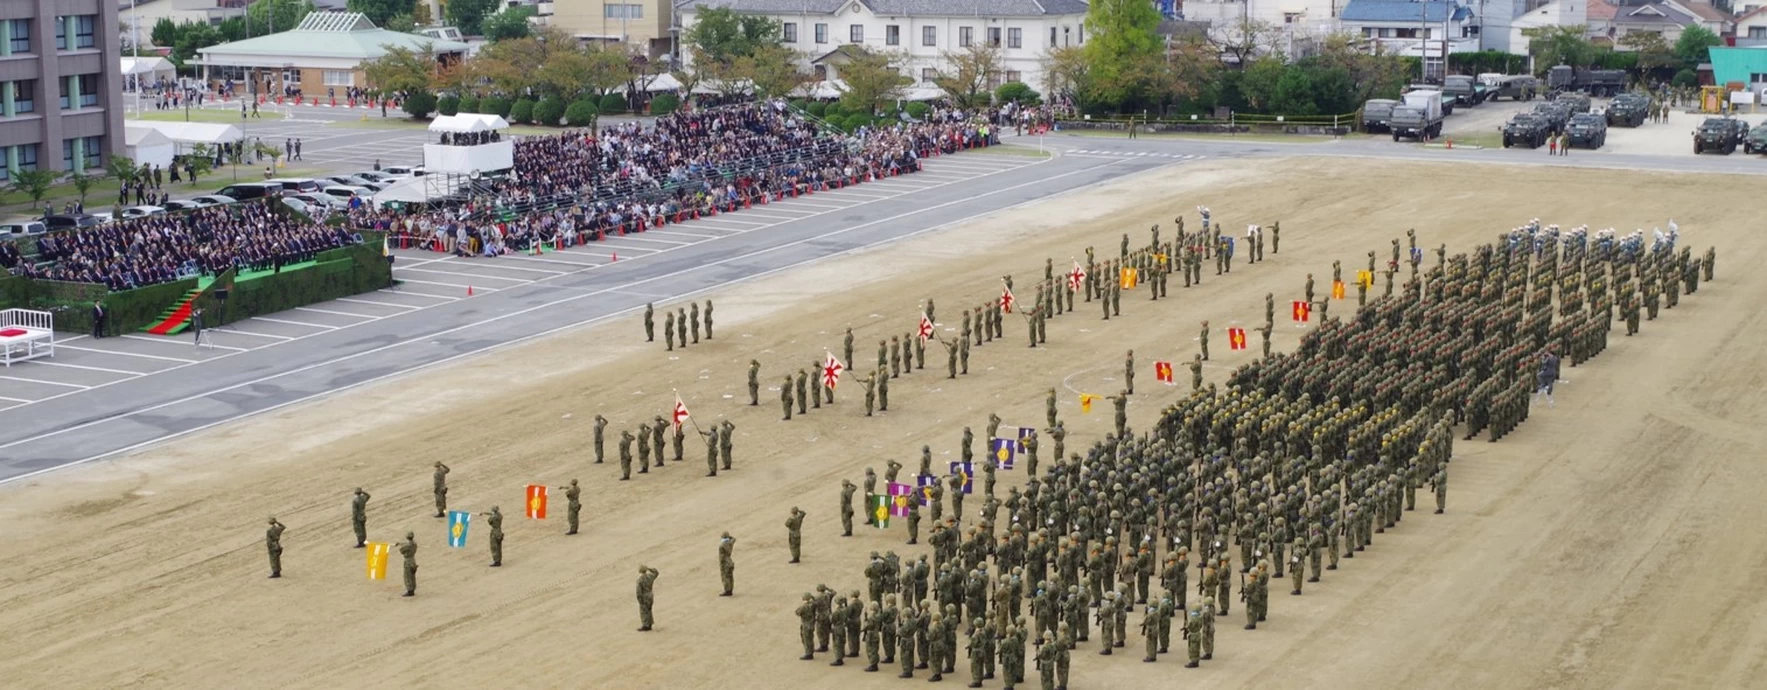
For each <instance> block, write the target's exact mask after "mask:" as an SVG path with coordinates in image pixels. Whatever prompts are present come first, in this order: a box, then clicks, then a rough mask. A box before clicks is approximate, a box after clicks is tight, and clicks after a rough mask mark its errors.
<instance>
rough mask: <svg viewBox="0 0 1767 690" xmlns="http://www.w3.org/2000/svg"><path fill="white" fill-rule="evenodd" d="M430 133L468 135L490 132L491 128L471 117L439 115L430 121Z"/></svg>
mask: <svg viewBox="0 0 1767 690" xmlns="http://www.w3.org/2000/svg"><path fill="white" fill-rule="evenodd" d="M429 131H431V132H445V133H448V134H467V133H470V132H489V131H491V126H490V125H488V124H485V122H484V121H483V120H480V119H478V118H476V117H473V116H471V115H438V116H436V119H434V120H430V121H429Z"/></svg>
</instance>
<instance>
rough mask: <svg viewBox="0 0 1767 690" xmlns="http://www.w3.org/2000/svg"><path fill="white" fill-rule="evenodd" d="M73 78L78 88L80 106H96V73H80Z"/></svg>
mask: <svg viewBox="0 0 1767 690" xmlns="http://www.w3.org/2000/svg"><path fill="white" fill-rule="evenodd" d="M73 79H74V82H75V83H76V84H77V85H78V86H79V89H80V107H82V108H96V107H98V75H96V74H82V75H80V76H77V77H74V78H73Z"/></svg>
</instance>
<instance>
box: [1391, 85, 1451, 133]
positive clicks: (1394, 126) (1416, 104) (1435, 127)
mask: <svg viewBox="0 0 1767 690" xmlns="http://www.w3.org/2000/svg"><path fill="white" fill-rule="evenodd" d="M1442 117H1443V116H1442V92H1440V91H1412V92H1411V93H1408V94H1405V102H1404V103H1402V104H1400V105H1399V106H1398V107H1395V108H1393V117H1392V120H1390V121H1389V127H1390V128H1391V130H1392V132H1393V141H1398V140H1399V138H1400V137H1411V138H1413V139H1418V140H1423V139H1433V138H1435V137H1439V136H1441V135H1442Z"/></svg>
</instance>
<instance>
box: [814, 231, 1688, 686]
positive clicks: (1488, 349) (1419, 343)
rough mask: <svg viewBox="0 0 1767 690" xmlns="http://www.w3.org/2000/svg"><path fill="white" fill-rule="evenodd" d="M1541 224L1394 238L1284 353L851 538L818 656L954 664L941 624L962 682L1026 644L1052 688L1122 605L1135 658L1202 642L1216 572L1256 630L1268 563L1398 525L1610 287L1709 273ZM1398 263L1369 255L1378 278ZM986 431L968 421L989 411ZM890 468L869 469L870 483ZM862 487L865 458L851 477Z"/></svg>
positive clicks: (1521, 400) (1300, 576) (1120, 618)
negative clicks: (1429, 258)
mask: <svg viewBox="0 0 1767 690" xmlns="http://www.w3.org/2000/svg"><path fill="white" fill-rule="evenodd" d="M1543 234H1545V231H1543V230H1542V229H1541V228H1540V227H1539V226H1538V224H1537V223H1535V224H1530V226H1528V227H1524V228H1521V229H1518V230H1517V231H1515V232H1512V233H1511V234H1508V235H1504V236H1500V238H1499V241H1498V242H1497V243H1496V244H1491V245H1484V246H1481V247H1479V248H1478V249H1477V250H1476V251H1475V252H1474V253H1473V254H1472V255H1464V254H1463V255H1456V256H1453V257H1452V258H1449V257H1447V255H1446V251H1445V249H1441V250H1438V251H1437V262H1436V265H1435V266H1433V267H1431V268H1429V269H1428V270H1427V271H1424V272H1422V273H1423V275H1419V273H1420V270H1421V264H1422V258H1421V257H1422V254H1421V252H1419V251H1417V249H1416V245H1415V236H1414V235H1413V239H1412V252H1411V256H1410V259H1409V263H1410V264H1411V266H1410V269H1411V277H1410V278H1409V279H1408V280H1407V281H1405V283H1404V289H1403V290H1402V291H1400V292H1399V293H1397V294H1391V293H1389V294H1387V295H1385V296H1381V297H1375V298H1372V299H1370V300H1369V302H1368V304H1367V306H1366V307H1364V308H1362V309H1360V310H1358V311H1356V312H1355V313H1353V314H1352V315H1351V316H1350V317H1349V319H1348V320H1344V319H1340V318H1328V319H1323V320H1322V323H1320V325H1319V326H1318V327H1317V328H1315V329H1313V330H1312V331H1311V332H1309V333H1308V334H1307V335H1306V336H1305V337H1304V338H1302V340H1301V343H1300V346H1299V348H1298V349H1297V350H1296V351H1295V352H1292V353H1281V354H1276V355H1273V356H1269V357H1266V358H1264V359H1263V360H1260V361H1258V362H1255V363H1252V364H1248V365H1245V366H1242V367H1240V368H1239V369H1237V370H1235V371H1234V372H1232V374H1231V375H1230V376H1229V377H1228V380H1227V381H1226V383H1225V385H1224V386H1222V387H1219V388H1218V387H1217V386H1216V385H1214V384H1211V385H1209V386H1208V387H1207V388H1206V389H1201V390H1196V391H1193V392H1192V393H1191V394H1190V395H1189V396H1188V397H1186V398H1184V399H1182V400H1180V401H1177V402H1175V403H1173V404H1171V405H1169V406H1168V407H1166V408H1165V409H1164V410H1163V411H1162V412H1161V414H1160V417H1159V419H1158V421H1156V422H1155V423H1154V425H1153V427H1152V428H1151V429H1147V430H1142V431H1141V432H1140V433H1135V432H1134V431H1133V430H1129V429H1126V428H1125V429H1120V431H1119V432H1118V433H1112V434H1110V435H1107V436H1106V438H1105V439H1104V440H1103V441H1102V442H1100V443H1098V444H1096V445H1094V446H1093V447H1092V448H1090V449H1088V450H1087V451H1086V452H1085V453H1084V454H1082V453H1078V452H1076V453H1073V454H1072V455H1069V456H1067V457H1065V458H1063V457H1060V455H1059V452H1058V455H1057V458H1056V459H1055V461H1054V463H1053V465H1054V466H1053V467H1050V468H1048V471H1047V472H1046V473H1045V474H1044V475H1042V476H1040V477H1033V478H1030V479H1029V480H1028V481H1027V482H1026V483H1025V486H1024V489H1023V491H1022V492H1021V490H1020V489H1019V487H1016V486H1015V487H1012V488H1011V489H1010V490H1009V494H1008V495H1007V497H1006V499H1005V500H1004V501H1001V500H998V499H996V497H995V489H994V481H992V475H993V473H994V471H995V469H996V468H995V467H994V466H993V461H992V458H985V459H984V460H983V466H982V470H983V471H984V472H985V473H986V475H987V476H988V480H987V481H985V482H983V483H982V487H981V489H980V491H981V493H982V498H983V503H982V506H983V507H982V509H981V511H980V513H979V514H974V515H964V514H962V512H961V510H959V511H957V512H956V514H954V515H949V516H946V517H944V519H943V521H939V520H937V519H935V525H934V527H933V532H932V536H931V538H930V539H929V543H930V545H931V546H932V554H931V557H932V558H931V561H930V563H929V561H928V559H927V556H920V557H919V559H918V560H914V559H904V558H902V557H899V556H898V555H897V554H896V553H895V552H893V551H892V552H889V553H887V554H884V555H881V556H880V555H879V554H877V553H876V552H873V553H872V555H871V559H870V562H869V564H868V565H867V566H866V567H865V569H864V575H865V577H866V579H867V581H868V584H869V587H868V592H869V596H868V597H867V598H866V603H865V607H864V609H863V611H862V612H861V614H860V615H861V618H860V620H859V625H860V638H861V641H862V644H860V645H858V647H854V648H852V649H853V652H852V653H851V654H848V653H845V652H841V653H837V661H838V657H839V656H842V655H843V654H845V655H849V656H856V655H857V650H858V648H859V647H862V648H863V649H864V650H865V654H866V661H867V666H866V670H868V671H874V670H876V669H877V668H878V667H879V665H880V664H892V663H900V665H901V676H902V677H904V678H907V677H912V676H913V671H914V670H920V669H925V670H931V671H932V675H933V677H934V678H935V679H936V678H938V677H939V676H940V674H941V673H950V672H952V663H953V660H954V659H955V654H954V653H953V652H952V651H951V650H950V647H951V645H954V644H955V641H954V636H953V635H952V633H951V631H952V630H953V629H954V628H956V627H958V624H959V622H963V625H962V627H963V628H964V630H963V633H964V634H965V635H966V636H968V639H969V642H968V646H967V648H966V651H967V658H968V659H969V662H970V666H971V669H970V671H971V674H970V677H971V687H979V686H980V684H981V682H982V681H983V680H987V679H992V678H994V677H995V674H996V672H1000V671H1001V670H1002V669H1004V671H1003V672H1004V674H1005V675H1006V683H1005V685H1006V686H1007V687H1012V686H1013V685H1014V684H1016V683H1020V682H1023V668H1024V665H1025V664H1026V663H1027V655H1028V656H1030V657H1031V658H1032V659H1034V660H1035V661H1036V662H1037V664H1038V670H1039V671H1040V672H1041V673H1042V677H1041V680H1042V681H1043V682H1042V685H1043V687H1046V688H1060V687H1065V684H1066V674H1067V660H1068V655H1069V653H1070V652H1072V651H1073V650H1075V649H1076V648H1077V645H1078V643H1080V642H1086V641H1089V640H1090V635H1091V633H1092V632H1093V631H1094V630H1096V631H1097V632H1098V634H1099V635H1100V638H1101V645H1100V646H1101V648H1100V649H1099V652H1098V653H1099V654H1101V655H1110V654H1111V652H1112V650H1113V649H1121V648H1123V647H1124V646H1125V644H1126V642H1127V640H1126V638H1125V632H1126V629H1127V623H1128V617H1129V613H1130V611H1131V610H1132V609H1140V610H1141V612H1142V618H1141V623H1140V629H1141V634H1142V641H1143V643H1144V646H1145V652H1144V660H1145V661H1150V662H1151V661H1156V660H1157V658H1158V655H1160V654H1163V653H1165V652H1166V651H1167V650H1168V648H1169V644H1170V643H1169V633H1170V628H1171V625H1172V619H1174V618H1177V619H1179V626H1178V627H1179V629H1180V633H1181V634H1182V635H1183V636H1184V638H1185V640H1186V641H1187V642H1188V645H1187V646H1188V649H1187V650H1186V651H1188V653H1189V654H1188V660H1187V661H1188V663H1187V664H1186V665H1187V666H1189V667H1195V666H1197V665H1199V664H1200V663H1201V662H1203V661H1207V660H1209V659H1211V658H1212V656H1213V647H1214V629H1215V625H1216V622H1217V618H1218V617H1220V616H1224V615H1227V614H1228V613H1229V611H1230V610H1231V608H1232V602H1233V601H1234V597H1233V596H1232V593H1233V590H1234V585H1233V577H1232V576H1233V575H1234V574H1235V573H1234V572H1233V571H1234V570H1235V569H1236V568H1237V570H1238V573H1237V575H1238V576H1239V578H1238V579H1239V586H1238V589H1239V595H1240V596H1239V598H1238V600H1239V601H1240V602H1242V604H1243V606H1242V610H1243V611H1244V613H1245V617H1246V620H1245V624H1244V627H1245V629H1247V630H1255V629H1256V628H1257V624H1258V623H1260V622H1264V621H1266V620H1268V615H1269V594H1270V591H1271V580H1272V579H1273V578H1281V577H1283V573H1284V572H1285V571H1287V572H1288V573H1289V577H1290V578H1291V580H1292V586H1291V589H1290V595H1291V596H1299V595H1301V594H1302V592H1303V588H1304V586H1305V583H1318V582H1320V581H1321V578H1323V577H1324V573H1325V571H1331V570H1337V569H1338V567H1339V562H1340V559H1353V558H1355V556H1356V554H1357V553H1359V552H1363V551H1365V550H1366V549H1368V548H1370V547H1372V546H1373V545H1374V536H1375V535H1377V534H1382V533H1384V532H1386V531H1387V530H1389V529H1396V528H1397V527H1398V526H1399V523H1400V522H1401V521H1402V519H1403V515H1404V513H1406V512H1408V511H1412V510H1415V509H1416V503H1417V492H1418V490H1419V489H1425V490H1427V491H1429V492H1431V493H1433V494H1434V498H1435V511H1434V512H1435V513H1437V514H1441V513H1443V512H1444V511H1445V510H1446V503H1447V482H1448V476H1447V473H1448V465H1449V463H1450V459H1451V457H1452V456H1453V443H1454V440H1455V431H1456V428H1457V427H1458V428H1459V429H1460V430H1463V431H1465V432H1467V433H1466V436H1465V438H1472V437H1474V436H1476V435H1477V434H1478V433H1480V432H1485V431H1488V432H1489V435H1490V440H1492V441H1495V440H1496V439H1498V438H1501V437H1502V436H1503V435H1505V434H1507V433H1508V432H1509V431H1511V430H1513V429H1514V428H1516V426H1517V425H1519V424H1520V423H1521V422H1522V421H1524V420H1525V419H1526V418H1527V415H1528V412H1529V401H1530V395H1529V394H1530V393H1532V392H1533V390H1534V385H1535V383H1536V373H1537V369H1538V368H1539V366H1540V361H1541V356H1542V353H1552V352H1558V353H1567V361H1572V362H1580V361H1585V360H1587V359H1588V358H1589V357H1593V356H1594V355H1596V354H1599V353H1600V352H1601V351H1602V349H1603V347H1604V346H1605V342H1606V333H1607V328H1608V326H1609V324H1611V323H1612V322H1613V321H1614V319H1615V304H1614V302H1615V299H1616V297H1617V296H1618V295H1620V294H1622V293H1621V291H1622V290H1628V289H1630V288H1629V287H1627V286H1628V285H1629V284H1630V282H1631V281H1636V280H1639V279H1640V278H1638V276H1648V279H1650V280H1656V281H1659V282H1661V281H1663V280H1665V279H1667V280H1671V281H1674V283H1675V284H1676V285H1677V287H1678V288H1680V289H1682V290H1683V291H1688V292H1691V291H1692V289H1695V288H1697V285H1698V283H1699V282H1700V280H1702V279H1710V273H1709V271H1710V267H1711V265H1712V263H1713V260H1714V254H1715V251H1708V252H1707V254H1706V257H1705V258H1704V259H1703V260H1701V259H1696V258H1693V257H1692V256H1691V252H1689V251H1687V250H1683V251H1682V252H1681V253H1680V254H1679V255H1677V254H1676V253H1675V252H1674V251H1673V249H1672V246H1671V247H1666V248H1660V249H1656V250H1653V251H1650V252H1632V253H1628V252H1623V251H1618V250H1617V248H1615V247H1605V246H1604V247H1597V248H1595V249H1594V250H1593V251H1592V250H1591V248H1590V247H1588V246H1587V245H1586V243H1585V242H1584V241H1583V235H1582V234H1581V233H1576V236H1575V237H1574V238H1573V237H1569V236H1567V237H1566V238H1565V240H1564V242H1563V243H1562V244H1561V243H1560V242H1559V241H1558V238H1557V234H1556V229H1555V228H1554V229H1552V230H1551V236H1552V240H1551V241H1550V242H1545V243H1541V242H1528V241H1523V242H1516V241H1515V240H1516V236H1517V235H1520V236H1522V237H1524V238H1526V239H1537V238H1539V237H1540V236H1542V235H1543ZM1272 236H1273V237H1274V236H1275V234H1274V233H1272ZM1394 246H1395V248H1396V250H1397V247H1398V246H1399V245H1398V243H1397V241H1395V245H1394ZM1253 251H1254V252H1255V251H1256V250H1253ZM1395 256H1396V257H1398V258H1396V259H1395V261H1399V260H1402V259H1403V257H1400V256H1399V255H1397V254H1396V255H1395ZM1225 270H1226V266H1225V265H1223V272H1225ZM1397 272H1398V268H1397V265H1396V264H1395V265H1390V267H1389V272H1388V275H1389V279H1390V276H1391V275H1392V274H1393V273H1397ZM1107 275H1108V274H1107ZM1610 275H1619V276H1621V277H1620V278H1619V279H1618V280H1610V279H1609V278H1608V276H1610ZM1555 290H1556V291H1557V292H1558V295H1557V296H1556V299H1555V296H1554V294H1553V293H1554V291H1555ZM1088 296H1089V297H1095V296H1099V295H1096V294H1091V293H1090V292H1089V294H1088ZM1567 305H1568V306H1567ZM1555 318H1556V320H1555ZM1052 417H1053V414H1052ZM1053 423H1054V422H1052V424H1053ZM992 425H993V427H995V428H991V429H990V430H989V437H994V435H995V432H996V431H997V427H998V417H994V418H993V419H992ZM966 431H967V430H966ZM970 438H971V437H970V436H969V435H968V434H966V437H965V439H966V440H965V442H964V444H963V450H964V451H965V453H964V458H965V459H966V460H967V459H968V458H969V457H970V456H969V452H968V450H969V449H968V446H969V441H970ZM923 453H924V451H923ZM900 469H901V465H900V464H898V463H894V462H892V463H891V466H890V468H889V471H888V475H889V479H890V480H891V481H894V479H895V474H896V473H897V471H899V470H900ZM924 469H925V468H924V466H923V471H924ZM874 486H875V474H874V473H872V472H871V471H870V470H868V471H867V493H873V487H874ZM847 495H848V496H850V492H849V493H848V494H847ZM935 496H936V494H935ZM932 500H933V501H934V502H933V503H932V504H931V505H932V506H935V507H934V508H933V510H934V512H935V513H937V512H939V511H938V508H936V506H937V505H938V503H937V500H938V499H937V498H933V499H932ZM913 505H914V508H915V512H916V513H917V512H918V508H919V504H918V503H915V504H913ZM1001 508H1005V510H1006V514H1005V515H1000V514H999V510H1000V509H1001ZM911 517H912V514H911ZM997 520H998V521H997ZM910 524H911V525H917V521H913V520H912V519H911V522H910ZM1001 525H1005V526H1004V527H1002V526H1001ZM910 543H914V542H913V541H912V540H911V542H910ZM1236 552H1237V553H1236ZM1193 565H1194V566H1195V567H1196V568H1197V572H1196V573H1195V575H1194V580H1193V576H1192V575H1191V573H1190V568H1191V567H1192V566H1193ZM1155 582H1157V585H1158V587H1157V590H1156V589H1155V588H1154V583H1155ZM1192 586H1194V587H1196V591H1195V594H1196V599H1195V600H1192V599H1191V598H1190V595H1191V592H1190V587H1192ZM880 643H881V644H880ZM941 643H943V644H945V645H946V649H944V650H941V649H938V648H937V645H939V644H941ZM929 644H930V645H931V646H929ZM1027 644H1029V645H1032V646H1033V647H1041V649H1037V650H1036V651H1034V652H1033V651H1027V647H1026V645H1027ZM880 655H881V656H880Z"/></svg>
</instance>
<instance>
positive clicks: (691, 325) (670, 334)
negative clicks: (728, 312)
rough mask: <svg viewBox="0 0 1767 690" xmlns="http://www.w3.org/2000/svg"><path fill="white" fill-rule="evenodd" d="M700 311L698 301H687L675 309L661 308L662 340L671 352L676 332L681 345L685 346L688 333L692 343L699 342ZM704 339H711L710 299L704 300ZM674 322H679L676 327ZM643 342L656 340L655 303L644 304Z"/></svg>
mask: <svg viewBox="0 0 1767 690" xmlns="http://www.w3.org/2000/svg"><path fill="white" fill-rule="evenodd" d="M700 318H701V317H700V311H699V303H698V302H689V303H688V306H685V307H680V308H678V309H677V310H676V311H669V310H667V309H664V310H663V341H664V343H665V344H667V345H668V349H669V350H670V351H671V352H672V351H674V349H675V344H676V340H677V332H679V341H680V344H681V347H687V345H688V342H689V341H688V335H689V334H691V335H692V336H693V340H692V344H694V345H698V344H699V327H700ZM704 318H705V327H706V340H711V339H712V301H711V300H706V311H705V317H704ZM676 323H680V326H679V327H677V326H676ZM644 342H647V343H654V342H656V304H655V303H646V304H645V305H644Z"/></svg>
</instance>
